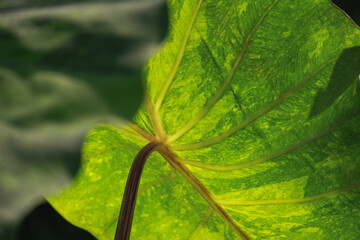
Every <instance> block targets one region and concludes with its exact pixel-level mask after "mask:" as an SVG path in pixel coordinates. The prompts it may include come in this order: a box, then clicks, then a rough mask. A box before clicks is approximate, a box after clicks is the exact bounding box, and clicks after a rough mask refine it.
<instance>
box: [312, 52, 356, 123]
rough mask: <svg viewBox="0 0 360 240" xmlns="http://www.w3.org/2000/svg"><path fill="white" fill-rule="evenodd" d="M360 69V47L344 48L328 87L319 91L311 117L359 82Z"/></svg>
mask: <svg viewBox="0 0 360 240" xmlns="http://www.w3.org/2000/svg"><path fill="white" fill-rule="evenodd" d="M349 63H350V64H349ZM359 71H360V47H353V48H349V49H346V50H344V51H343V52H342V54H341V55H340V57H339V59H338V61H337V62H336V64H335V66H334V71H333V74H332V75H331V78H330V81H329V83H328V85H327V87H326V88H325V89H323V90H320V91H319V92H318V93H317V95H316V97H315V99H314V105H313V107H312V109H311V112H310V117H314V116H316V115H318V114H320V113H321V112H323V111H324V110H326V109H327V108H329V107H330V106H331V105H332V104H333V103H334V102H335V101H336V100H337V99H338V98H339V97H340V96H341V95H342V94H343V93H344V92H345V90H346V89H348V88H349V87H350V86H351V85H352V84H358V82H359Z"/></svg>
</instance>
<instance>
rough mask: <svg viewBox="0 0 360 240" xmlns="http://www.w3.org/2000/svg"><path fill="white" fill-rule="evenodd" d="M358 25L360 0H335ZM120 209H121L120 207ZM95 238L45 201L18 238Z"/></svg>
mask: <svg viewBox="0 0 360 240" xmlns="http://www.w3.org/2000/svg"><path fill="white" fill-rule="evenodd" d="M332 2H333V3H334V4H336V5H337V6H338V7H339V8H341V9H342V10H344V11H345V12H346V13H347V14H348V15H349V16H350V17H351V18H352V19H353V21H354V22H355V23H357V25H360V0H333V1H332ZM119 210H120V209H119ZM49 239H51V240H93V239H95V238H94V237H93V236H92V235H91V234H89V233H88V232H86V231H84V230H82V229H79V228H77V227H75V226H73V225H71V224H70V223H68V222H67V221H66V220H65V219H63V218H62V217H61V216H60V215H59V214H58V213H57V212H56V211H55V210H54V209H53V208H52V207H51V206H50V204H48V203H46V202H45V201H44V203H43V204H41V205H39V206H38V207H37V208H35V209H34V210H33V211H32V212H31V213H29V214H28V215H27V216H26V218H25V219H24V220H23V222H22V223H21V226H20V231H19V233H18V240H49Z"/></svg>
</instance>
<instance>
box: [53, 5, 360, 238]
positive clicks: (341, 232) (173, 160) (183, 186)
mask: <svg viewBox="0 0 360 240" xmlns="http://www.w3.org/2000/svg"><path fill="white" fill-rule="evenodd" d="M168 6H169V13H170V14H169V15H170V33H169V36H168V38H167V43H166V45H165V46H164V48H163V49H161V51H160V52H159V53H158V54H157V55H155V56H154V57H153V58H152V59H151V61H150V62H149V64H148V66H147V67H146V69H145V70H144V72H145V75H146V84H145V85H146V88H145V93H146V96H145V102H144V105H143V106H142V107H141V108H140V109H139V111H138V113H137V115H136V116H135V118H134V119H133V123H128V124H127V125H123V126H121V125H116V124H102V125H97V126H96V127H95V128H94V129H93V130H92V131H91V132H90V133H89V134H88V137H87V139H86V142H85V145H84V147H83V165H82V169H81V172H80V174H79V175H78V177H77V178H76V180H75V181H74V182H73V183H72V185H71V186H70V187H69V188H68V189H66V190H65V191H63V192H62V194H60V195H59V196H57V197H52V198H49V200H50V202H51V204H52V205H53V206H54V207H55V208H56V209H57V210H58V211H59V212H60V213H61V214H62V215H63V216H64V217H65V218H66V219H68V220H69V221H70V222H72V223H73V224H75V225H77V226H79V227H82V228H85V229H86V230H88V231H90V232H91V233H92V234H93V235H94V236H96V237H97V238H99V239H113V238H114V233H115V227H116V221H117V217H118V211H119V209H120V204H121V199H122V194H123V191H124V188H125V183H126V178H127V174H128V172H129V168H130V166H131V162H132V160H133V159H134V157H135V155H136V153H137V152H138V151H139V149H141V148H142V147H144V146H145V145H146V144H147V143H148V142H149V141H160V142H161V143H162V147H161V148H160V149H159V150H158V152H155V153H153V154H152V156H151V157H150V158H149V159H148V160H147V163H146V166H145V169H144V173H143V176H142V180H141V184H140V190H139V194H138V199H137V205H136V209H135V216H134V223H133V228H132V233H131V238H132V239H240V238H241V237H243V238H251V239H357V237H358V236H359V233H360V229H359V224H358V216H359V214H360V204H359V203H360V195H359V187H360V179H359V175H360V121H359V120H360V116H359V115H360V114H359V113H360V97H359V92H358V91H357V87H358V85H359V78H358V76H359V73H360V64H359V57H358V56H359V46H360V30H359V29H358V28H357V27H356V26H355V25H354V24H353V23H352V22H351V20H350V19H348V18H347V17H346V16H345V15H344V14H343V13H342V12H341V11H339V10H338V9H336V8H335V7H334V6H333V5H332V4H331V2H330V1H327V0H318V1H310V0H307V1H278V0H275V1H274V0H272V1H267V0H262V1H230V0H229V1H226V0H225V1H217V0H216V1H215V0H214V1H202V0H199V1H197V2H196V1H178V0H176V1H175V0H171V1H168ZM344 67H345V68H344Z"/></svg>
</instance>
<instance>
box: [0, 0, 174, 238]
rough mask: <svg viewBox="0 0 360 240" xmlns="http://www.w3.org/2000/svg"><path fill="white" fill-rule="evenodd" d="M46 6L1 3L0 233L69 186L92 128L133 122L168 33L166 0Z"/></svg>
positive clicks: (11, 2)
mask: <svg viewBox="0 0 360 240" xmlns="http://www.w3.org/2000/svg"><path fill="white" fill-rule="evenodd" d="M41 2H44V1H31V2H30V1H6V2H4V1H1V2H0V8H1V13H0V132H1V134H0V154H1V158H0V195H1V198H0V235H1V232H2V228H3V225H5V224H6V225H8V224H10V225H11V224H13V223H14V222H17V221H18V220H20V219H21V218H22V217H23V215H24V214H26V213H27V212H28V211H29V210H30V209H31V207H33V206H34V205H35V204H37V203H38V202H39V201H40V200H41V201H42V199H43V198H42V195H43V194H44V193H47V194H49V193H53V192H56V191H58V190H59V188H61V187H64V184H66V183H68V182H69V180H70V179H71V178H72V176H73V175H74V174H75V173H76V171H77V169H78V166H79V164H80V148H81V142H82V140H83V138H84V135H85V134H86V132H87V131H88V129H89V127H90V126H91V125H93V124H94V122H97V121H100V120H101V121H105V120H109V119H112V121H123V120H121V119H120V117H121V118H128V119H130V118H132V117H133V116H134V114H135V113H136V110H137V108H138V106H139V105H140V103H141V99H142V90H141V89H142V88H141V78H140V75H141V69H142V66H143V64H144V63H145V61H146V60H147V59H148V57H149V56H150V54H151V53H152V52H153V51H154V50H155V49H156V48H157V47H158V45H159V44H160V42H161V41H162V39H163V38H164V37H165V33H166V28H167V26H166V23H167V19H166V8H165V4H164V2H163V1H157V0H154V1H146V2H144V1H135V2H133V1H132V2H130V1H122V2H107V3H99V2H96V1H91V2H88V3H85V2H83V3H80V2H78V3H74V2H73V1H72V4H69V3H68V4H66V5H64V2H62V4H60V1H46V6H43V5H42V4H41ZM7 3H8V4H10V5H11V4H13V5H11V6H10V5H6V4H7ZM0 238H1V237H0Z"/></svg>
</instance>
